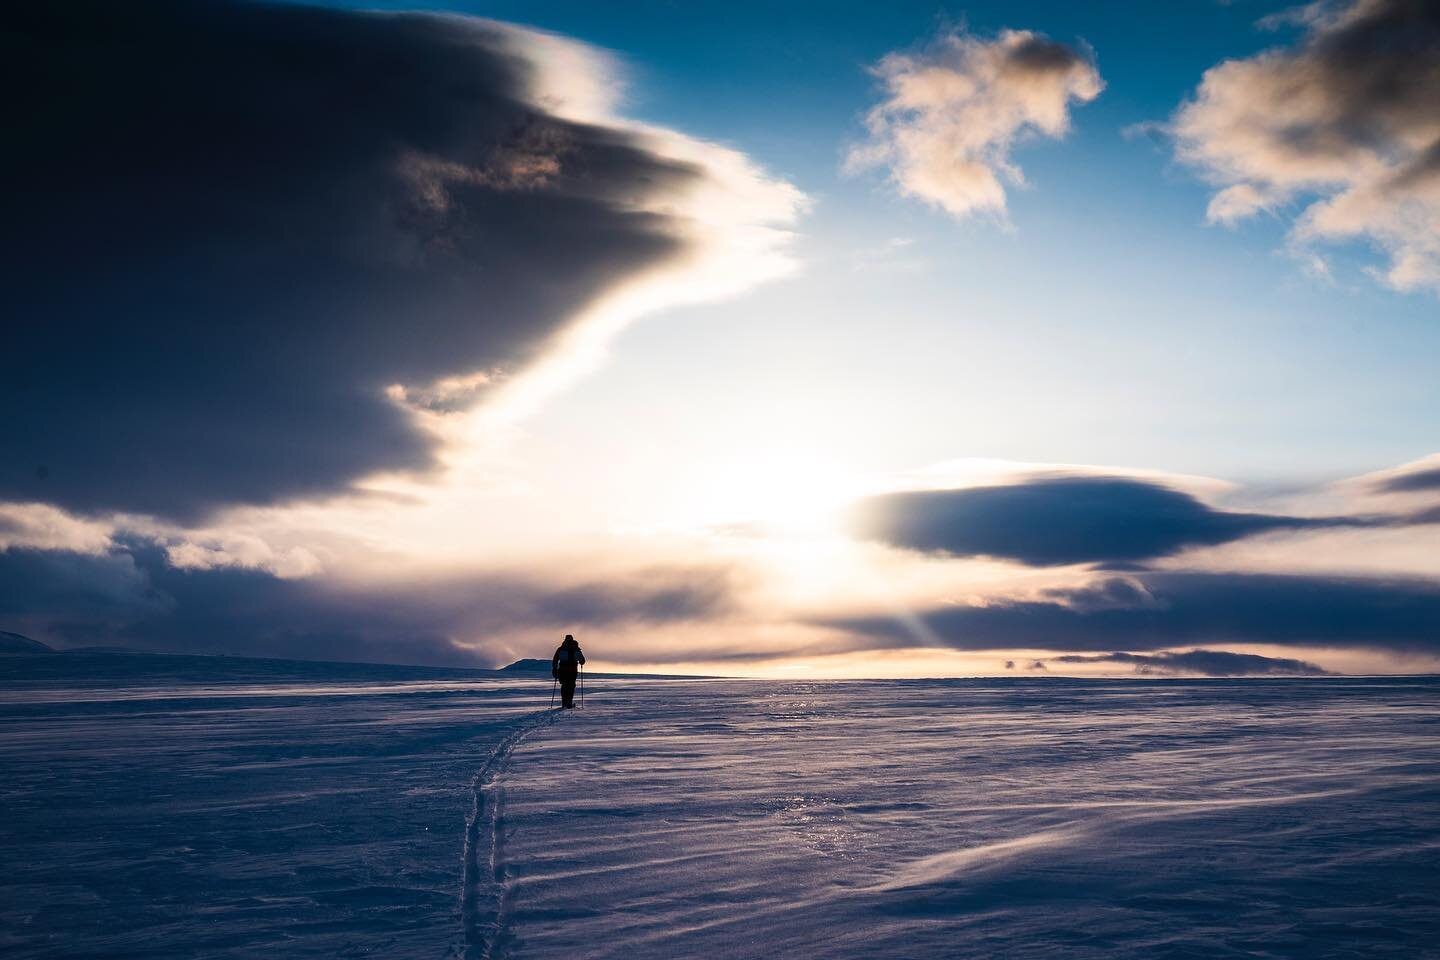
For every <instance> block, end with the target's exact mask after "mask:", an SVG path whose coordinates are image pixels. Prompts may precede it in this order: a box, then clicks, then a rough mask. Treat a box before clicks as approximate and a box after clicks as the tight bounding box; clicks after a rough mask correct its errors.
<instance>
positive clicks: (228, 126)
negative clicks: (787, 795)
mask: <svg viewBox="0 0 1440 960" xmlns="http://www.w3.org/2000/svg"><path fill="white" fill-rule="evenodd" d="M12 19H13V20H14V21H15V23H14V27H15V29H16V30H18V31H19V33H20V34H21V35H23V36H25V37H26V39H27V42H26V43H25V44H23V52H22V53H21V54H20V55H18V56H16V57H15V58H13V62H9V63H7V64H5V65H4V66H3V67H0V69H3V71H4V72H5V73H6V74H8V76H7V80H8V81H9V83H10V85H11V88H12V89H19V90H25V91H27V92H26V93H25V95H24V96H23V97H21V98H19V103H18V104H17V107H16V110H15V118H14V120H13V123H12V125H13V126H15V127H16V128H17V131H16V133H17V136H18V137H19V138H20V139H19V141H18V142H23V143H26V144H27V148H26V149H25V150H22V151H15V152H13V154H12V155H11V156H7V157H6V158H5V160H4V161H3V165H4V171H5V174H6V176H7V177H8V179H9V180H10V182H11V183H12V184H25V185H26V188H25V189H24V190H18V189H17V190H15V191H12V199H11V201H9V204H10V206H11V208H12V209H11V212H10V214H9V215H7V217H5V218H4V226H3V227H0V237H3V243H4V253H5V256H4V258H3V261H4V266H3V268H0V269H3V270H4V271H5V277H4V279H5V283H6V288H7V289H8V290H10V291H11V292H12V296H13V303H14V311H13V313H12V320H11V321H10V323H9V326H10V331H9V332H8V333H7V340H8V341H9V342H8V343H7V349H6V350H5V351H3V352H0V399H3V403H4V409H5V410H6V415H5V417H4V418H3V421H0V449H3V450H5V451H6V456H5V457H4V458H3V462H0V629H5V630H11V631H14V632H19V633H22V634H25V635H27V636H31V637H34V638H36V639H39V640H42V641H44V642H46V643H49V644H51V645H53V646H56V647H80V646H90V645H104V646H127V647H134V648H141V649H153V650H173V651H182V652H197V653H230V654H241V655H263V656H286V657H299V658H310V659H337V660H362V661H387V662H406V663H431V664H447V665H453V664H461V665H475V666H491V665H498V664H503V663H505V662H508V661H510V660H513V659H516V658H519V657H522V656H544V655H547V654H548V652H549V651H550V649H551V648H552V647H553V644H554V642H555V641H556V640H558V638H559V637H560V636H563V635H564V634H565V633H574V634H575V635H576V636H577V637H579V638H580V640H581V642H582V643H583V644H585V646H586V650H587V654H588V655H589V656H590V657H591V659H592V661H594V663H595V664H596V666H597V667H599V668H605V669H614V670H643V671H661V672H687V671H703V672H708V673H725V674H739V675H755V676H786V677H794V676H816V677H825V676H937V675H959V676H968V675H1009V674H1016V675H1038V674H1046V675H1049V674H1061V673H1063V674H1081V675H1091V674H1095V675H1100V674H1126V675H1128V674H1131V673H1135V672H1139V673H1146V674H1153V675H1187V674H1202V675H1276V674H1298V675H1318V674H1322V673H1326V672H1332V673H1412V672H1426V671H1433V670H1435V669H1436V668H1437V665H1440V561H1437V557H1440V550H1437V548H1440V445H1437V441H1436V439H1435V431H1434V429H1433V425H1434V424H1435V423H1437V422H1440V376H1436V357H1440V309H1437V307H1440V304H1437V296H1440V109H1437V107H1436V106H1435V105H1436V104H1437V103H1440V67H1437V66H1436V65H1437V64H1440V11H1437V8H1436V7H1435V6H1434V4H1433V3H1423V2H1404V0H1353V2H1322V3H1315V4H1311V5H1308V6H1303V7H1294V6H1287V5H1285V4H1267V3H1261V2H1245V0H1238V2H1231V3H1219V2H1210V0H1204V2H1202V0H1195V2H1185V3H1177V4H1109V3H1105V4H1084V5H1080V4H1058V3H1007V4H979V3H977V4H967V5H961V6H936V5H933V4H919V3H892V4H886V5H883V6H880V5H874V4H823V5H822V4H811V3H785V4H773V3H771V4H735V3H727V4H718V3H686V4H675V3H634V4H625V5H623V6H620V5H610V4H594V3H554V2H527V3H524V4H517V3H470V2H467V3H453V4H448V5H439V6H435V7H430V8H427V9H426V10H425V11H423V12H417V11H415V10H414V9H412V8H410V7H409V6H408V5H402V4H391V3H382V4H378V5H376V4H366V5H364V6H363V7H362V6H355V5H349V4H331V5H328V6H301V5H296V4H256V3H239V2H216V3H184V2H169V3H165V2H155V3H141V4H134V5H126V6H125V7H124V8H117V7H115V6H114V5H112V4H106V3H99V2H72V3H65V4H58V5H47V6H46V7H45V8H44V9H36V10H30V11H24V12H21V13H17V14H14V15H13V16H12Z"/></svg>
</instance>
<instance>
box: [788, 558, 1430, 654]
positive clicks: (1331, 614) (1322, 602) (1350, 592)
mask: <svg viewBox="0 0 1440 960" xmlns="http://www.w3.org/2000/svg"><path fill="white" fill-rule="evenodd" d="M914 615H915V616H916V617H917V618H918V619H919V620H920V621H921V622H923V623H924V625H925V626H926V627H927V628H928V629H929V631H930V632H931V633H932V634H934V635H935V636H936V637H938V638H939V639H940V641H941V642H942V643H944V644H946V645H947V646H951V647H954V648H956V649H960V650H1003V649H1014V648H1029V649H1041V650H1064V651H1077V652H1092V651H1108V650H1114V649H1116V648H1117V647H1119V648H1122V649H1127V650H1161V649H1166V648H1169V647H1174V646H1177V645H1179V644H1190V643H1197V644H1200V643H1232V644H1233V643H1268V644H1284V645H1291V646H1296V645H1304V646H1333V647H1370V648H1381V649H1389V650H1395V651H1411V652H1424V653H1435V652H1440V583H1437V582H1436V581H1433V580H1423V579H1418V578H1416V579H1390V580H1384V579H1378V578H1361V577H1341V576H1319V575H1316V576H1301V575H1295V576H1284V575H1276V574H1258V573H1144V574H1137V575H1130V576H1126V577H1111V578H1108V579H1105V580H1102V581H1101V582H1099V583H1098V584H1096V585H1094V586H1090V587H1086V588H1083V589H1071V590H1052V591H1048V592H1047V593H1046V594H1045V595H1044V596H1042V597H1041V598H1040V599H1035V600H1008V601H1001V600H994V601H991V602H989V603H987V604H986V605H984V606H954V605H950V606H940V607H935V608H933V609H930V610H918V611H914ZM816 622H817V623H821V624H823V625H825V626H829V627H837V628H840V629H844V630H848V631H851V632H852V633H855V634H857V635H860V636H863V637H867V638H869V642H871V643H873V644H875V645H876V646H879V647H890V646H913V645H914V644H915V643H916V636H915V632H914V630H913V628H912V627H907V625H906V624H904V623H902V622H900V621H898V620H896V619H895V618H892V617H883V616H866V617H835V618H825V619H822V620H818V621H816Z"/></svg>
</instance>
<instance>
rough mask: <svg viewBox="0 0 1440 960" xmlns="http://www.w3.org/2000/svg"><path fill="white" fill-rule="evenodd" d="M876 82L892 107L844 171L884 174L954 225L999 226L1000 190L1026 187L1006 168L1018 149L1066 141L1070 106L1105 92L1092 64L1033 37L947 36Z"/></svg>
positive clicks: (896, 59) (894, 59)
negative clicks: (958, 221) (988, 217)
mask: <svg viewBox="0 0 1440 960" xmlns="http://www.w3.org/2000/svg"><path fill="white" fill-rule="evenodd" d="M873 72H874V74H875V75H876V76H877V77H878V78H879V79H880V81H881V82H882V83H883V85H884V87H885V93H886V97H885V99H884V101H883V102H881V103H880V104H879V105H877V106H876V107H874V108H873V109H871V110H870V112H869V113H868V114H867V115H866V118H865V126H866V128H867V129H868V130H869V134H870V137H869V139H868V140H867V141H866V142H865V143H863V144H860V145H857V146H855V147H854V148H853V149H851V151H850V152H849V154H848V156H847V159H846V167H847V169H848V170H851V171H858V170H864V169H868V168H873V167H883V168H884V169H885V170H886V171H887V172H888V174H889V177H890V180H891V182H892V183H894V185H895V186H896V188H898V189H899V191H900V193H901V194H903V195H905V196H909V197H915V198H917V199H920V200H924V201H926V202H927V203H930V204H933V205H935V206H937V207H939V208H941V209H943V210H945V211H946V212H948V213H949V214H951V215H952V216H955V217H966V216H970V215H972V214H976V213H993V214H997V215H1002V216H1003V214H1004V212H1005V187H1004V185H1003V184H1004V182H1009V183H1012V184H1017V185H1018V184H1023V183H1024V182H1025V178H1024V175H1023V174H1022V173H1021V171H1020V168H1019V167H1018V166H1016V165H1015V163H1014V162H1013V161H1012V160H1011V159H1010V152H1011V150H1012V149H1013V147H1014V146H1015V144H1016V142H1017V141H1018V140H1020V139H1021V138H1022V137H1024V136H1027V135H1032V134H1037V133H1038V134H1042V135H1044V136H1047V137H1061V136H1063V135H1064V134H1065V132H1066V131H1067V130H1068V129H1069V124H1070V116H1069V105H1070V102H1071V101H1072V100H1074V101H1076V102H1079V103H1087V102H1089V101H1090V100H1093V99H1095V97H1097V96H1098V95H1099V94H1100V91H1101V90H1102V89H1104V83H1103V82H1102V81H1101V79H1100V74H1099V73H1098V72H1097V71H1096V69H1095V65H1094V63H1093V62H1092V60H1091V58H1090V57H1089V56H1088V54H1085V53H1081V52H1077V51H1075V50H1072V49H1071V48H1069V47H1067V46H1064V45H1063V44H1059V43H1055V42H1053V41H1051V40H1048V39H1046V38H1045V37H1044V36H1043V35H1041V34H1038V33H1032V32H1030V31H1028V30H1005V31H1002V32H1001V33H1000V34H999V36H997V37H996V38H995V39H993V40H984V39H981V38H979V37H976V36H974V35H971V34H968V33H961V32H953V33H947V34H945V35H943V36H941V37H940V38H938V39H937V40H935V41H934V43H932V44H931V45H930V47H929V48H928V49H927V50H925V51H924V52H921V53H891V54H888V55H886V56H885V57H884V58H883V59H882V60H881V61H880V62H879V63H878V64H877V65H876V66H875V67H874V69H873Z"/></svg>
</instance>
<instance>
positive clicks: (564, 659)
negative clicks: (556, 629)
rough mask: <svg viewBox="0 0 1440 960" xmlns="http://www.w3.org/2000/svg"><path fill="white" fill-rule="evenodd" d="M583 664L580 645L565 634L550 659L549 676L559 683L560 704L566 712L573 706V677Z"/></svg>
mask: <svg viewBox="0 0 1440 960" xmlns="http://www.w3.org/2000/svg"><path fill="white" fill-rule="evenodd" d="M584 664H585V654H584V653H583V652H581V650H580V644H578V643H576V642H575V638H574V637H572V636H570V634H568V633H567V634H565V639H564V640H562V641H561V642H560V646H559V647H557V648H556V650H555V656H553V657H551V658H550V676H552V677H554V678H555V679H556V680H559V681H560V704H561V706H563V707H564V708H565V709H567V710H569V709H571V708H573V707H574V706H575V677H576V675H577V674H578V673H579V672H580V668H581V667H582V666H584Z"/></svg>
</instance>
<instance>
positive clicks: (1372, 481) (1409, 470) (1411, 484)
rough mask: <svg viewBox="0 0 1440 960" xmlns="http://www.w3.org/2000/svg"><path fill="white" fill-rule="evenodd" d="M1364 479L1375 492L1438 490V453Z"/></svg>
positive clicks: (1439, 457)
mask: <svg viewBox="0 0 1440 960" xmlns="http://www.w3.org/2000/svg"><path fill="white" fill-rule="evenodd" d="M1366 479H1368V480H1369V486H1370V488H1371V489H1372V490H1373V491H1374V492H1375V493H1432V492H1440V454H1432V455H1431V456H1428V457H1425V458H1424V459H1421V460H1417V461H1415V462H1414V463H1407V464H1405V465H1403V466H1399V467H1396V468H1394V469H1392V470H1385V471H1382V472H1380V473H1378V474H1374V475H1372V476H1371V477H1369V478H1366Z"/></svg>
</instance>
